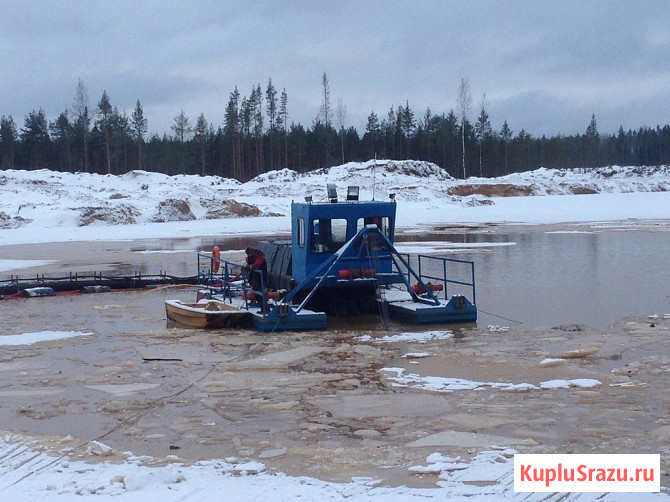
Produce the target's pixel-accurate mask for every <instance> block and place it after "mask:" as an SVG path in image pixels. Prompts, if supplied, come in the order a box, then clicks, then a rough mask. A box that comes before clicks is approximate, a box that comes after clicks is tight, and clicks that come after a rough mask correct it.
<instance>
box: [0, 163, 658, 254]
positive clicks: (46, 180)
mask: <svg viewBox="0 0 670 502" xmlns="http://www.w3.org/2000/svg"><path fill="white" fill-rule="evenodd" d="M328 183H334V184H335V185H336V186H337V189H338V193H339V196H340V198H344V197H345V195H346V189H347V187H348V186H349V185H358V186H360V187H361V194H360V198H361V200H369V199H371V198H373V197H374V198H375V199H377V200H387V197H388V195H389V194H391V193H394V194H395V195H396V200H397V202H398V208H399V210H398V216H397V218H398V222H397V223H398V226H399V227H401V228H406V229H417V228H425V226H431V225H440V224H479V223H521V224H541V223H560V222H611V221H616V220H626V219H631V218H636V219H670V167H668V166H661V167H654V168H640V167H617V166H613V167H608V168H602V169H593V170H580V169H575V170H553V169H544V168H543V169H538V170H535V171H531V172H527V173H518V174H512V175H508V176H504V177H501V178H494V179H488V178H487V179H484V178H470V179H468V180H465V181H463V180H456V179H454V178H452V177H450V176H449V175H448V174H447V173H446V171H444V170H443V169H440V168H439V167H437V166H436V165H434V164H431V163H429V162H416V161H377V163H376V164H375V162H373V161H370V162H364V163H349V164H345V165H343V166H335V167H331V168H330V169H321V170H318V171H313V172H310V173H304V174H300V173H296V172H294V171H290V170H288V169H283V170H280V171H272V172H269V173H265V174H262V175H260V176H258V177H257V178H254V179H253V180H251V181H248V182H246V183H240V182H238V181H236V180H231V179H226V178H221V177H218V176H205V177H201V176H195V175H190V176H182V175H179V176H166V175H164V174H158V173H149V172H144V171H131V172H129V173H127V174H124V175H121V176H112V175H98V174H86V173H74V174H73V173H60V172H54V171H48V170H38V171H17V170H5V171H0V229H2V232H0V245H2V244H23V243H39V242H62V241H76V240H118V239H140V238H167V237H190V236H202V235H221V234H230V235H241V234H253V233H276V232H283V233H289V232H290V221H289V218H288V214H289V211H290V203H291V201H292V200H294V201H302V200H303V197H304V196H306V195H311V196H312V197H313V198H314V200H315V201H319V200H325V198H326V185H327V184H328ZM459 194H462V195H459ZM575 194H578V195H575Z"/></svg>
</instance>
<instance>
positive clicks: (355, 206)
mask: <svg viewBox="0 0 670 502" xmlns="http://www.w3.org/2000/svg"><path fill="white" fill-rule="evenodd" d="M395 213H396V203H395V202H376V201H367V202H360V201H353V202H352V201H347V202H334V203H311V202H294V203H292V204H291V227H292V238H291V247H292V258H293V260H292V261H293V278H294V279H295V280H296V281H302V280H303V279H304V278H305V277H307V276H308V275H310V274H311V273H312V271H313V270H314V269H316V268H317V267H318V266H320V265H321V264H322V263H324V262H325V261H326V260H328V259H329V258H330V257H331V256H332V255H333V253H335V252H336V251H338V250H339V249H340V248H341V247H342V246H344V245H345V244H346V243H347V241H349V240H350V239H352V238H353V237H354V236H355V235H356V234H358V233H359V232H360V231H361V230H362V229H363V228H365V227H366V226H367V225H376V226H377V228H379V230H380V231H381V232H382V234H384V235H385V236H386V238H387V239H388V240H389V241H391V242H393V239H394V228H395ZM370 265H371V264H370V262H369V260H366V259H361V260H360V261H355V260H354V261H346V262H342V263H340V264H339V268H338V270H337V271H339V270H345V271H346V270H350V269H351V270H354V271H360V270H365V269H369V268H370ZM379 267H382V269H379ZM375 268H378V270H377V272H390V271H391V263H390V262H389V261H383V260H382V261H379V263H378V264H377V267H375Z"/></svg>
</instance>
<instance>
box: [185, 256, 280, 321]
mask: <svg viewBox="0 0 670 502" xmlns="http://www.w3.org/2000/svg"><path fill="white" fill-rule="evenodd" d="M215 264H218V267H217V266H215ZM215 268H216V269H217V270H216V271H215V270H214V269H215ZM248 273H251V274H258V276H259V279H260V286H261V288H260V291H257V290H254V289H252V288H251V286H249V285H248V282H247V281H248V277H247V274H248ZM196 285H197V287H198V289H199V290H206V291H207V292H208V293H209V294H210V295H213V296H215V297H216V298H217V299H219V300H221V301H227V302H229V303H232V302H233V298H234V297H241V298H242V299H243V301H244V308H245V309H247V310H248V309H249V308H250V302H249V297H248V295H247V293H253V294H254V296H255V297H256V298H260V302H259V304H260V306H261V308H262V311H263V312H265V311H266V310H267V306H268V305H267V297H266V295H265V290H266V284H265V279H264V277H263V274H262V273H261V272H260V271H259V270H250V271H245V270H244V265H240V264H239V263H235V262H231V261H227V260H222V259H221V258H216V257H214V256H212V255H211V254H210V253H207V252H204V251H200V252H198V279H197V282H196Z"/></svg>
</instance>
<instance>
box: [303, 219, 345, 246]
mask: <svg viewBox="0 0 670 502" xmlns="http://www.w3.org/2000/svg"><path fill="white" fill-rule="evenodd" d="M345 242H347V220H345V219H343V218H333V219H330V218H319V219H316V220H314V221H313V222H312V239H311V246H312V252H313V253H334V252H335V251H337V250H338V249H340V247H342V245H343V244H344V243H345Z"/></svg>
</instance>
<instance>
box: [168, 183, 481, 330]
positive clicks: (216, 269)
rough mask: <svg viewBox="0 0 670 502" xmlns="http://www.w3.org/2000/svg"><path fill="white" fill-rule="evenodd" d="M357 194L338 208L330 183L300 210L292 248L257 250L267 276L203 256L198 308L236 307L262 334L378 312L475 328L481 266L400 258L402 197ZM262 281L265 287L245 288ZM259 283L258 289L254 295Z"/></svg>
mask: <svg viewBox="0 0 670 502" xmlns="http://www.w3.org/2000/svg"><path fill="white" fill-rule="evenodd" d="M358 194H359V188H358V187H348V189H347V196H346V199H345V200H338V196H337V190H336V187H335V186H334V185H328V187H327V195H328V196H327V199H325V200H324V201H321V202H314V201H312V198H311V197H306V198H305V201H304V202H293V203H292V204H291V229H292V231H291V234H292V235H291V240H290V241H288V240H285V241H261V242H259V243H258V245H257V248H258V249H260V250H261V251H262V252H263V253H264V254H265V257H266V262H267V274H266V275H264V274H261V273H260V272H258V271H255V270H252V271H245V270H243V268H242V266H241V265H240V264H238V263H233V262H229V261H226V260H222V259H221V258H220V256H219V254H218V253H217V252H216V251H218V249H216V248H215V250H214V251H213V252H212V253H211V254H210V253H206V252H200V253H198V281H197V282H198V300H200V301H205V302H206V301H207V300H215V301H219V302H226V303H229V304H238V305H239V308H240V309H241V310H244V311H247V312H248V321H249V323H250V324H251V326H252V327H254V328H255V329H258V330H260V331H281V330H308V329H324V328H325V327H326V320H327V316H331V315H334V316H353V315H358V314H363V313H375V312H377V313H380V314H381V315H387V316H388V317H389V318H390V319H393V320H397V321H401V322H406V323H411V324H444V323H463V322H474V321H476V319H477V307H476V301H475V276H474V263H473V262H471V261H466V260H456V259H450V258H443V257H437V256H430V255H423V254H419V255H416V256H411V257H410V255H409V254H403V253H399V252H398V251H397V250H396V248H395V247H394V244H393V243H394V237H395V222H396V208H397V204H396V202H395V197H394V196H393V195H391V196H389V200H388V201H375V200H372V201H360V200H359V197H358ZM452 269H458V271H457V273H456V276H457V277H458V278H457V279H456V278H453V277H454V276H453V275H452V272H453V270H452ZM254 273H256V274H259V275H260V279H261V280H260V281H258V280H256V281H248V280H247V279H249V276H248V274H254ZM254 282H255V283H256V284H259V283H260V284H261V287H260V289H257V290H252V289H251V288H250V286H249V284H251V283H254ZM453 290H457V293H451V292H452V291H453ZM462 291H464V293H463V292H462ZM177 303H178V302H175V301H173V302H172V305H168V302H166V311H167V315H168V318H172V319H174V320H176V319H175V316H176V315H177V314H178V313H179V308H180V307H179V305H178V304H177ZM203 310H204V308H203ZM203 315H206V313H205V312H203ZM210 316H211V313H210ZM234 324H235V325H236V326H237V325H239V324H238V323H237V322H235V323H234Z"/></svg>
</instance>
